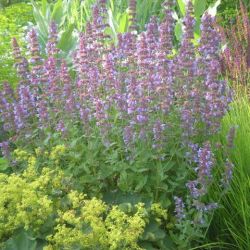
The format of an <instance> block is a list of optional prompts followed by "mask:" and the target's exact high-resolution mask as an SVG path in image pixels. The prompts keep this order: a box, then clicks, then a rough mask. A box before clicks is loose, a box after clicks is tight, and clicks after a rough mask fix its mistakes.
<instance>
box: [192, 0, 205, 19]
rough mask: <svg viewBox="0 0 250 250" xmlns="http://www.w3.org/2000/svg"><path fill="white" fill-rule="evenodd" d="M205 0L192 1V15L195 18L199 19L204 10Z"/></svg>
mask: <svg viewBox="0 0 250 250" xmlns="http://www.w3.org/2000/svg"><path fill="white" fill-rule="evenodd" d="M206 5H207V1H206V0H195V1H194V15H195V17H196V18H200V17H201V16H202V14H203V13H204V11H205V10H206Z"/></svg>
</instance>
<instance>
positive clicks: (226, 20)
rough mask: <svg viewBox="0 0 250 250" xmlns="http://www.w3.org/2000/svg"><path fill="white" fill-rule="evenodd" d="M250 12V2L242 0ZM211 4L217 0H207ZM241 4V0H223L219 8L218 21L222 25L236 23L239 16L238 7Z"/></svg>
mask: <svg viewBox="0 0 250 250" xmlns="http://www.w3.org/2000/svg"><path fill="white" fill-rule="evenodd" d="M242 1H243V3H244V4H245V5H246V7H247V9H248V13H250V4H249V1H248V0H242ZM207 2H208V3H209V4H213V3H214V2H215V0H207ZM239 5H240V0H236V1H235V0H223V1H221V5H220V6H219V8H218V14H217V18H218V22H219V23H220V25H221V26H222V27H230V25H232V24H235V22H236V19H237V16H238V7H239Z"/></svg>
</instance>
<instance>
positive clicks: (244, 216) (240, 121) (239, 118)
mask: <svg viewBox="0 0 250 250" xmlns="http://www.w3.org/2000/svg"><path fill="white" fill-rule="evenodd" d="M249 120H250V106H249V101H248V98H247V97H246V96H244V97H243V98H241V99H238V100H236V101H235V102H234V103H233V104H232V106H231V109H230V111H229V113H228V114H227V115H226V116H225V117H224V119H223V122H222V132H221V138H222V139H221V140H222V145H223V146H224V147H227V148H228V152H229V155H228V156H229V159H230V160H231V161H232V162H233V164H234V170H233V178H232V182H231V185H230V188H229V190H228V193H227V194H226V195H225V196H224V197H223V198H222V199H221V208H220V209H218V210H217V211H216V212H215V215H214V218H213V221H212V223H211V228H210V234H209V235H210V237H211V239H212V240H214V239H216V240H218V241H220V242H224V243H230V244H231V246H228V249H242V250H243V249H247V248H248V246H249V244H250V228H249V224H248V223H247V222H248V221H249V220H250V206H249V204H250V203H249V202H250V200H249V195H248V194H249V191H250V182H249V181H250V178H249V176H250V169H249V165H248V163H249V157H250V152H249V147H248V143H249V138H250V133H249V126H248V124H249ZM226 135H228V136H227V137H228V138H229V140H225V137H226ZM220 189H221V187H220V186H217V189H216V191H215V192H217V190H220Z"/></svg>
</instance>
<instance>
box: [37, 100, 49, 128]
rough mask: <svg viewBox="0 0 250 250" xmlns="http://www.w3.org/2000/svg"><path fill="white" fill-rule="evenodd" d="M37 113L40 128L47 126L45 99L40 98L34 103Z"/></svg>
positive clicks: (47, 116) (47, 114)
mask: <svg viewBox="0 0 250 250" xmlns="http://www.w3.org/2000/svg"><path fill="white" fill-rule="evenodd" d="M36 109H37V115H38V118H39V122H40V127H41V128H44V127H45V128H46V127H48V120H49V113H48V107H47V105H46V102H45V100H43V99H41V100H39V101H38V102H37V103H36Z"/></svg>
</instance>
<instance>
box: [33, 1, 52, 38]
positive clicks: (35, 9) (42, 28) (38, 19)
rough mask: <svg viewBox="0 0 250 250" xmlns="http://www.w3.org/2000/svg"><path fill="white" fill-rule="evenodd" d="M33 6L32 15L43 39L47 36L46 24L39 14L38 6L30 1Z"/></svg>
mask: <svg viewBox="0 0 250 250" xmlns="http://www.w3.org/2000/svg"><path fill="white" fill-rule="evenodd" d="M31 3H32V6H33V15H34V18H35V21H36V23H37V26H38V27H39V30H40V31H41V33H42V35H43V36H44V37H47V36H48V23H47V22H46V21H45V19H44V17H43V15H42V13H41V12H40V9H39V6H38V5H37V4H36V3H35V1H33V0H31Z"/></svg>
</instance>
